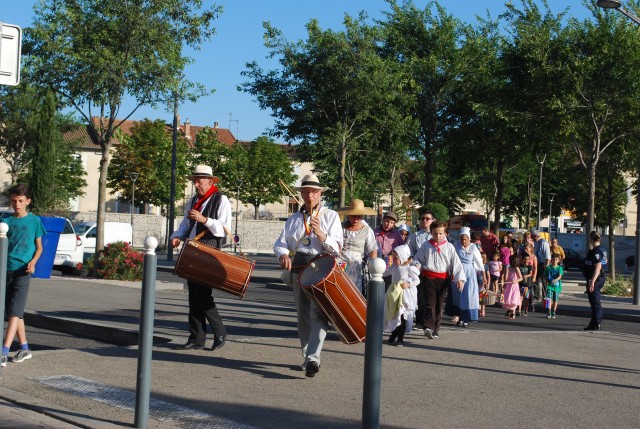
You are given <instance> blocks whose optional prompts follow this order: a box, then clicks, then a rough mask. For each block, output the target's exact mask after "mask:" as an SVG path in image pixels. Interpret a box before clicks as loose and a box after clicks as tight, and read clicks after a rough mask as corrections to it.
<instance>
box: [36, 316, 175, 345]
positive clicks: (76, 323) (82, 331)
mask: <svg viewBox="0 0 640 429" xmlns="http://www.w3.org/2000/svg"><path fill="white" fill-rule="evenodd" d="M24 321H25V323H27V324H28V325H30V326H34V327H37V328H42V329H48V330H51V331H58V332H65V333H67V334H71V335H77V336H80V337H85V338H90V339H92V340H97V341H102V342H104V343H109V344H116V345H119V346H133V345H138V342H139V332H138V331H134V330H132V329H126V328H119V327H115V326H109V325H105V324H100V323H89V322H86V321H80V320H78V319H68V318H63V317H56V316H51V315H47V314H41V313H38V312H37V311H25V312H24ZM171 341H172V339H171V338H168V337H163V336H160V335H154V336H153V344H154V345H156V344H164V343H168V342H171Z"/></svg>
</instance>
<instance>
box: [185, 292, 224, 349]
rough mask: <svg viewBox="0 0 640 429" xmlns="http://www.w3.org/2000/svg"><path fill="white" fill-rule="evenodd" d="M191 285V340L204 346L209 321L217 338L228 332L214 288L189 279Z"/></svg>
mask: <svg viewBox="0 0 640 429" xmlns="http://www.w3.org/2000/svg"><path fill="white" fill-rule="evenodd" d="M187 284H188V285H189V334H190V335H189V342H192V343H194V344H197V345H199V346H204V343H205V341H206V339H207V321H209V324H210V325H211V328H213V335H215V336H216V337H217V338H218V337H222V336H224V334H225V333H226V332H227V331H226V329H225V327H224V324H223V323H222V317H220V313H218V308H217V307H216V303H215V301H214V300H213V289H211V288H208V287H204V286H201V285H199V284H198V283H195V282H192V281H188V282H187Z"/></svg>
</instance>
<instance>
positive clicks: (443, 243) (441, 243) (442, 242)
mask: <svg viewBox="0 0 640 429" xmlns="http://www.w3.org/2000/svg"><path fill="white" fill-rule="evenodd" d="M429 243H431V244H432V245H433V247H435V248H436V250H437V251H438V253H440V246H443V245H445V244H446V243H447V239H446V238H445V239H444V240H442V241H441V242H440V243H436V240H434V239H433V238H432V239H430V240H429Z"/></svg>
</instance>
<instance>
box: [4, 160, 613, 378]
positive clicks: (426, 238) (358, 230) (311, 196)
mask: <svg viewBox="0 0 640 429" xmlns="http://www.w3.org/2000/svg"><path fill="white" fill-rule="evenodd" d="M190 179H191V181H192V183H193V185H194V187H195V189H196V195H195V196H194V197H193V199H192V201H191V203H190V204H188V205H186V207H185V213H184V216H183V219H182V222H181V223H180V226H179V228H178V229H177V230H176V231H175V232H174V233H173V235H172V236H171V237H170V239H171V244H172V246H173V247H177V246H178V245H179V244H180V243H181V242H184V241H186V240H197V241H201V242H203V243H205V244H207V245H209V246H211V247H213V248H218V249H219V248H220V247H221V246H222V245H223V244H224V243H225V239H226V237H227V236H230V232H229V228H230V223H231V208H230V204H229V199H228V198H227V197H226V196H225V195H224V194H222V193H221V192H219V189H218V187H217V186H216V185H217V183H218V182H219V181H220V179H219V178H218V177H217V176H214V175H213V171H212V169H211V167H209V166H206V165H198V166H196V167H195V169H194V172H193V174H192V175H191V176H190ZM296 190H297V191H299V192H300V195H301V197H302V200H303V202H304V203H303V205H302V207H301V208H300V210H299V211H298V212H296V213H294V214H293V215H291V216H290V217H289V218H288V219H287V221H286V223H285V225H284V228H283V230H282V233H281V234H280V236H279V237H278V239H277V240H276V242H275V243H274V246H273V251H274V253H275V255H276V257H277V258H278V261H279V263H280V267H281V268H282V269H283V275H282V279H283V281H284V282H285V283H286V284H288V285H289V286H290V287H291V288H292V290H293V297H294V301H295V305H296V311H297V325H298V334H299V338H300V345H301V353H302V356H303V359H304V360H303V362H302V365H301V366H300V369H301V370H303V371H305V374H306V376H307V377H314V376H315V375H316V374H317V373H318V372H319V371H320V355H321V352H322V347H323V344H324V340H325V337H326V334H327V330H328V329H329V325H328V322H327V319H326V318H325V315H324V314H323V312H322V310H321V309H320V308H319V306H318V304H317V303H316V302H315V301H314V299H313V298H312V297H311V296H310V295H309V294H308V293H307V292H306V291H305V290H303V288H301V287H300V286H299V284H298V276H299V274H300V273H301V272H302V271H303V270H304V269H305V267H307V266H311V265H313V264H312V262H311V261H312V260H313V259H314V258H316V257H317V256H318V255H321V254H327V255H331V256H332V257H334V258H335V260H336V261H337V263H338V265H339V267H341V268H340V269H342V270H344V272H345V273H346V275H348V277H349V278H350V279H351V281H352V282H353V284H354V286H355V287H356V288H357V289H358V290H359V291H360V293H362V295H363V296H365V297H366V294H367V290H366V286H367V283H368V280H369V279H368V276H367V261H368V260H370V259H375V258H382V259H383V260H384V261H385V262H386V264H387V268H386V270H385V272H384V274H383V279H384V280H385V293H386V300H385V320H386V323H385V328H386V330H387V331H389V332H390V336H389V338H388V340H387V343H388V344H390V345H393V346H401V345H403V344H404V335H405V334H406V333H407V332H411V331H412V330H413V329H416V330H422V332H423V333H424V335H425V336H426V337H427V338H429V339H436V338H438V337H439V336H440V327H441V325H442V318H443V317H444V315H445V314H446V315H448V316H450V317H451V322H452V323H454V324H456V325H458V326H461V327H463V328H467V327H468V326H469V324H470V323H473V322H478V320H479V318H481V317H485V316H486V312H485V306H486V304H487V300H486V299H485V298H486V297H488V296H493V297H496V298H497V301H498V303H500V304H501V305H502V306H503V307H504V309H506V313H505V316H506V317H508V318H510V319H514V318H516V317H518V316H527V315H528V313H529V312H530V311H535V306H534V303H535V302H536V301H541V302H544V303H545V305H544V307H545V308H546V309H547V317H548V318H555V317H556V310H557V307H558V301H559V297H560V294H561V292H562V277H563V274H564V272H563V267H562V260H563V258H564V251H563V249H562V247H561V246H559V245H558V242H557V240H556V239H553V240H552V241H551V244H549V243H548V242H547V241H546V240H545V239H544V238H542V237H541V236H540V234H539V232H538V231H537V230H533V231H531V232H527V233H525V234H524V236H523V240H522V242H519V241H518V240H516V239H515V238H514V237H513V235H512V234H511V233H507V234H506V235H505V236H503V237H502V238H501V239H500V240H499V239H498V237H497V236H496V235H495V234H494V233H493V232H491V231H489V229H488V228H486V227H485V228H483V229H482V232H481V234H472V232H471V230H470V229H469V228H468V227H463V228H462V229H461V230H460V235H459V238H458V239H452V238H451V237H449V236H448V231H447V223H446V222H443V221H442V220H438V219H436V217H435V215H434V213H433V212H431V211H425V212H423V213H421V214H420V217H419V222H418V225H417V228H416V229H415V231H412V230H411V228H409V227H408V226H407V225H406V224H400V225H398V220H399V219H398V216H397V215H396V214H395V213H393V212H387V213H385V214H384V216H383V217H382V220H381V223H380V225H379V226H378V227H376V228H375V229H373V228H371V227H370V226H369V225H368V224H367V223H366V222H365V220H364V216H371V215H375V214H376V212H375V211H374V210H373V209H371V208H368V207H365V205H364V203H363V202H362V201H361V200H358V199H354V200H352V201H351V204H350V205H349V207H348V208H345V209H343V210H339V211H340V212H341V213H342V215H343V216H344V217H345V220H344V221H341V219H340V215H339V213H338V212H336V211H334V210H332V209H330V208H328V207H326V206H325V205H324V204H323V202H322V193H323V192H324V191H326V190H327V187H325V186H323V185H322V184H321V183H320V180H319V179H318V177H317V176H315V175H314V174H310V175H306V176H305V177H303V178H302V181H301V184H300V186H298V187H296ZM8 196H9V199H10V201H11V206H12V208H13V209H14V215H13V217H10V218H7V219H3V222H6V223H8V224H9V225H10V228H9V232H8V238H9V253H8V265H7V268H8V270H7V283H6V284H7V294H6V303H5V304H6V309H7V310H6V311H7V316H8V320H9V324H8V327H7V330H6V336H5V338H4V343H3V347H2V354H1V355H0V356H1V357H2V359H1V361H0V369H1V368H3V367H5V366H6V364H7V362H8V361H9V357H8V355H9V351H10V348H11V346H12V343H13V341H14V338H15V337H16V336H17V337H18V340H19V341H18V343H19V349H18V350H17V351H16V353H15V355H14V356H13V357H12V359H11V360H12V362H18V363H19V362H23V361H24V360H27V359H30V358H31V357H32V354H31V351H30V348H29V344H28V342H27V338H26V332H25V325H24V320H23V313H24V308H25V304H26V300H27V294H28V288H29V278H30V274H31V273H32V272H33V271H34V267H35V264H36V262H37V261H38V259H39V257H40V255H41V253H42V241H41V237H42V235H44V234H45V231H44V228H43V227H42V224H41V222H40V221H39V219H38V218H37V217H36V216H33V215H32V214H31V213H29V212H28V206H29V204H30V203H31V197H30V193H29V190H28V188H27V187H26V186H24V185H18V186H14V187H12V188H11V189H10V190H9V192H8ZM590 239H591V245H592V248H591V250H590V251H589V253H588V254H587V257H586V259H585V262H584V267H583V274H584V276H585V278H586V280H587V290H586V292H587V295H588V297H589V303H590V304H591V311H592V316H591V320H590V322H589V325H588V326H587V327H586V328H585V330H600V328H601V323H602V307H601V305H600V291H601V289H602V287H603V286H604V282H605V277H604V271H603V265H604V264H606V252H604V250H603V249H602V247H601V246H600V236H599V235H598V234H597V233H596V232H595V231H594V232H592V233H591V234H590ZM188 288H189V314H188V319H187V320H188V326H189V337H188V339H187V341H186V342H185V343H184V344H181V345H180V346H178V349H181V350H191V349H202V348H204V344H205V341H206V336H207V323H208V324H209V325H211V327H212V328H213V334H214V337H213V345H212V347H211V349H212V350H219V349H221V348H222V347H224V345H225V343H226V338H227V331H226V328H225V326H224V323H223V321H222V318H221V316H220V314H219V312H218V309H217V306H216V303H215V300H214V298H213V296H212V289H211V287H207V286H205V285H202V284H200V283H199V282H197V281H193V280H189V281H188ZM356 294H357V292H356Z"/></svg>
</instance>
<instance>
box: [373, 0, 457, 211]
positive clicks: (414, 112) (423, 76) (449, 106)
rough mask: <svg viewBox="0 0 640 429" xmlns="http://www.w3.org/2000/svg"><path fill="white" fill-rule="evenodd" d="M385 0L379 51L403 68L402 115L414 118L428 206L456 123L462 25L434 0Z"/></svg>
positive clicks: (416, 154)
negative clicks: (420, 2)
mask: <svg viewBox="0 0 640 429" xmlns="http://www.w3.org/2000/svg"><path fill="white" fill-rule="evenodd" d="M389 3H390V6H391V11H390V12H387V13H386V18H387V19H386V21H384V22H381V23H380V25H381V26H382V29H383V31H384V42H383V45H382V55H383V56H384V58H387V59H392V60H394V61H395V62H397V63H398V64H400V66H401V70H402V76H403V80H404V81H405V83H406V84H405V85H403V86H402V87H401V90H402V91H403V92H404V93H405V95H407V96H408V97H409V98H410V100H411V101H410V103H408V106H410V107H409V108H408V109H407V110H406V111H405V114H406V115H409V116H410V117H412V118H413V119H414V120H415V121H416V122H417V133H416V137H415V138H414V139H412V140H411V142H410V143H411V144H412V154H413V156H414V157H415V158H416V159H419V160H422V161H423V174H422V176H423V177H424V188H423V192H424V194H423V198H422V199H421V200H423V201H424V203H427V204H428V203H429V202H431V201H433V200H434V192H435V189H436V187H435V186H434V185H435V180H436V179H435V177H436V169H437V167H438V165H439V164H441V163H442V164H444V163H446V161H447V159H449V158H448V155H449V154H447V153H446V150H445V149H446V147H447V146H448V145H449V143H450V140H449V137H450V134H451V132H452V131H453V130H454V129H455V128H456V127H457V126H459V119H458V118H457V117H456V115H455V114H454V111H455V110H456V105H457V103H458V96H457V94H456V92H457V90H458V87H457V85H458V84H457V82H458V80H459V79H460V67H461V66H462V57H461V50H460V48H461V46H462V42H463V39H462V36H463V33H462V25H461V22H460V21H459V20H458V19H456V18H454V17H453V16H451V15H449V14H447V13H446V11H445V9H444V8H443V7H441V6H440V5H439V4H438V3H437V2H432V1H430V2H428V3H427V5H426V6H425V7H424V9H418V8H417V7H416V6H415V5H414V4H413V3H412V2H403V3H402V5H398V3H397V2H396V1H395V0H394V1H390V2H389ZM434 10H435V12H434ZM443 173H445V174H446V173H447V172H446V171H445V172H443ZM448 173H449V174H447V175H446V176H445V179H444V180H443V182H449V181H450V180H449V179H453V178H455V177H456V175H457V172H455V171H449V172H448ZM438 188H439V189H440V187H438ZM442 189H446V187H443V188H442ZM418 200H419V201H420V199H418Z"/></svg>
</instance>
